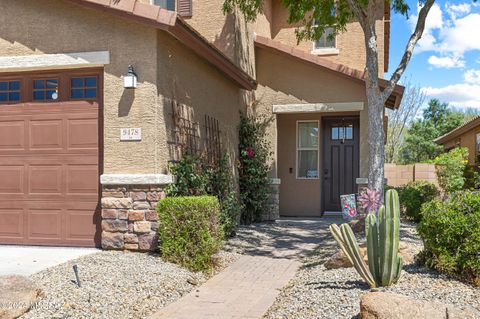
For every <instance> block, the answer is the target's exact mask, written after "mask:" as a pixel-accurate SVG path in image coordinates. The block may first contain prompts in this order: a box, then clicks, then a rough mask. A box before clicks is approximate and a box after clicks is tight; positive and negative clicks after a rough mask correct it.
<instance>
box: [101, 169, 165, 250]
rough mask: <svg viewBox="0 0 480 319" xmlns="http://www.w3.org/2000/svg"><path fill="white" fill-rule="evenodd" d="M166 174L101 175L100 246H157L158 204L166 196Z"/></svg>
mask: <svg viewBox="0 0 480 319" xmlns="http://www.w3.org/2000/svg"><path fill="white" fill-rule="evenodd" d="M171 182H173V178H172V177H171V176H168V175H137V174H135V175H103V176H102V178H101V183H102V248H103V249H127V250H136V251H153V250H155V249H157V248H158V214H157V211H156V207H157V203H158V202H159V201H160V200H162V199H164V198H165V185H167V184H169V183H171Z"/></svg>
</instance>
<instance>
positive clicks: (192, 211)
mask: <svg viewBox="0 0 480 319" xmlns="http://www.w3.org/2000/svg"><path fill="white" fill-rule="evenodd" d="M157 209H158V214H159V219H160V227H159V230H158V232H159V236H160V250H161V252H162V256H163V258H164V259H165V260H167V261H170V262H174V263H177V264H180V265H182V266H184V267H186V268H188V269H190V270H193V271H204V272H208V271H210V270H211V269H212V266H213V259H212V255H214V254H215V253H216V252H218V250H219V249H220V246H221V244H222V241H223V231H222V227H221V225H220V221H219V218H220V204H219V202H218V199H217V198H216V197H213V196H188V197H167V198H165V199H163V200H162V201H160V202H159V203H158V206H157Z"/></svg>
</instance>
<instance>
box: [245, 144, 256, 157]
mask: <svg viewBox="0 0 480 319" xmlns="http://www.w3.org/2000/svg"><path fill="white" fill-rule="evenodd" d="M246 151H247V156H248V157H249V158H252V157H254V156H255V152H254V151H253V148H251V147H247V149H246Z"/></svg>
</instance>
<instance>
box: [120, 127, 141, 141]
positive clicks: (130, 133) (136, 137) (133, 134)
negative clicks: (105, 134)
mask: <svg viewBox="0 0 480 319" xmlns="http://www.w3.org/2000/svg"><path fill="white" fill-rule="evenodd" d="M141 140H142V129H141V128H121V129H120V141H141Z"/></svg>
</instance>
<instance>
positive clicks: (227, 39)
mask: <svg viewBox="0 0 480 319" xmlns="http://www.w3.org/2000/svg"><path fill="white" fill-rule="evenodd" d="M235 19H236V18H235V14H233V13H229V14H227V15H226V17H225V23H224V24H223V28H222V31H221V32H220V34H218V35H217V36H215V40H214V41H213V44H214V45H215V46H216V47H217V48H218V49H220V50H221V51H222V52H223V53H225V54H226V55H227V56H228V57H229V58H230V59H232V60H233V61H237V57H236V54H237V50H235V44H236V39H235V29H236V27H235Z"/></svg>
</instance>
